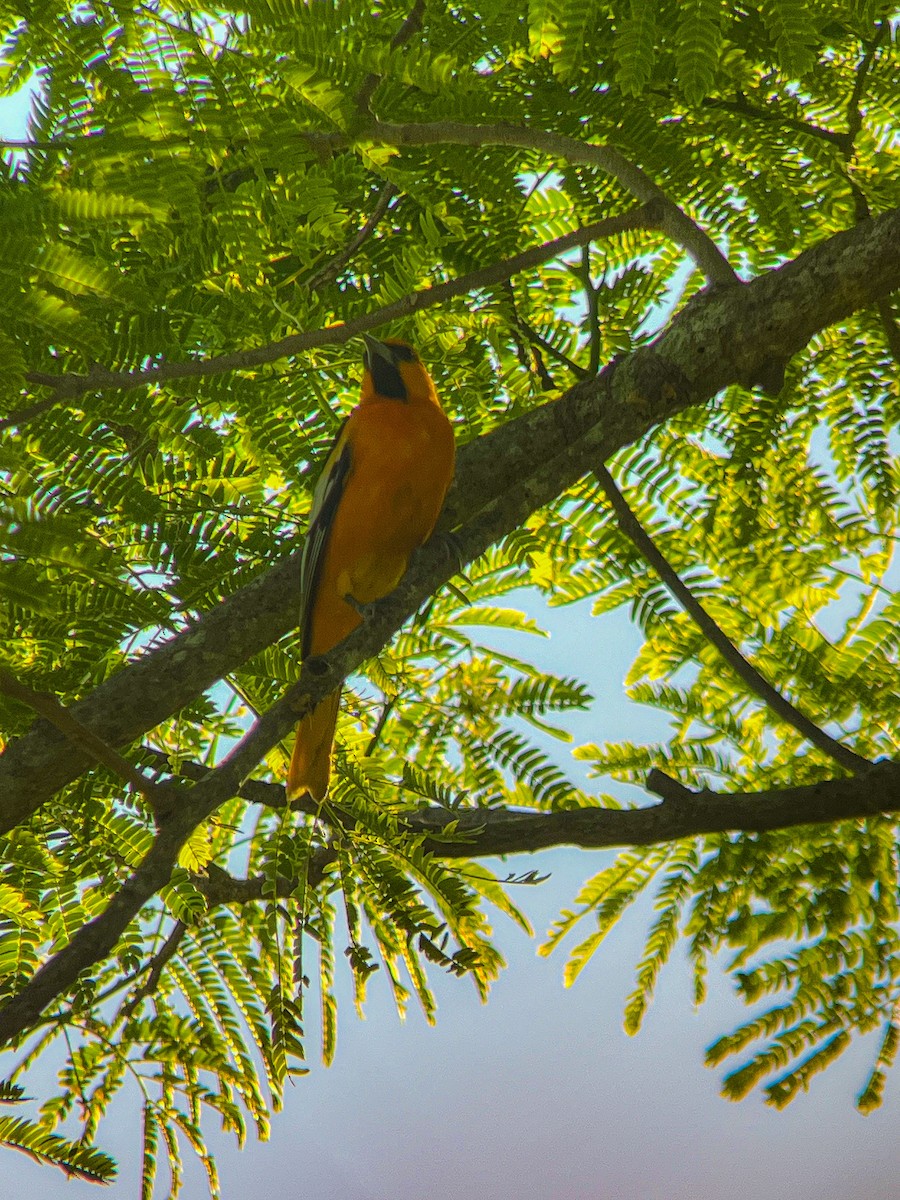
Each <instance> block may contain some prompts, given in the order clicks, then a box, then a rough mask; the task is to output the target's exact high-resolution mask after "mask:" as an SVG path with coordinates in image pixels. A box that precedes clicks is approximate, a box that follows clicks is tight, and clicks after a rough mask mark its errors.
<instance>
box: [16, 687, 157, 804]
mask: <svg viewBox="0 0 900 1200" xmlns="http://www.w3.org/2000/svg"><path fill="white" fill-rule="evenodd" d="M0 692H2V693H3V694H4V695H6V696H10V697H11V698H12V699H13V700H18V701H19V703H20V704H24V705H26V706H27V707H28V708H30V709H31V710H32V711H33V712H35V713H37V714H38V716H40V717H44V718H45V719H46V720H48V721H49V722H50V723H51V724H52V725H54V726H55V727H56V728H57V729H58V730H59V731H60V733H61V734H62V735H63V736H64V737H66V738H68V740H69V742H70V743H71V745H72V746H73V747H79V748H80V749H82V750H84V751H86V752H87V754H88V755H89V756H90V757H91V758H92V759H95V760H96V761H97V762H98V763H102V764H103V766H105V767H108V768H109V769H110V771H112V772H113V774H115V775H118V776H119V778H120V779H124V780H125V782H126V783H130V784H131V786H132V787H133V788H135V789H136V790H137V791H138V792H140V794H141V795H142V796H145V797H146V798H147V799H148V800H149V801H150V803H151V804H154V805H155V804H156V803H157V801H158V795H157V788H156V785H155V784H154V783H152V781H151V780H149V779H147V777H146V776H145V775H143V774H142V773H141V772H140V771H139V770H138V769H137V767H135V766H133V765H132V764H131V763H130V762H127V761H126V760H125V759H124V758H123V757H122V755H121V754H119V752H118V750H114V749H113V747H112V746H110V745H108V744H107V743H106V742H105V741H104V740H103V739H102V738H101V737H98V736H97V734H96V733H94V732H93V730H91V729H88V728H87V727H86V726H85V725H83V724H82V723H81V722H80V721H79V720H78V719H77V718H76V717H74V716H73V715H72V713H71V712H70V711H69V710H68V709H67V708H65V707H64V706H63V705H62V704H60V702H59V701H58V700H57V699H56V697H55V696H51V695H50V694H49V693H47V692H36V691H35V690H34V689H33V688H30V687H28V686H27V685H26V684H24V683H21V682H20V681H19V680H18V679H16V678H15V676H14V675H12V674H11V673H10V672H9V671H7V670H6V668H5V667H0Z"/></svg>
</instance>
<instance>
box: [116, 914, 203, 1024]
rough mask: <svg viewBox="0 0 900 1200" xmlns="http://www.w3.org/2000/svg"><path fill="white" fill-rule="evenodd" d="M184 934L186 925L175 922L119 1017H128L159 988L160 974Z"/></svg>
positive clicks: (123, 1006) (181, 922) (182, 922)
mask: <svg viewBox="0 0 900 1200" xmlns="http://www.w3.org/2000/svg"><path fill="white" fill-rule="evenodd" d="M186 933H187V925H185V923H184V921H176V922H175V924H174V926H173V927H172V931H171V933H170V934H169V936H168V937H167V938H166V940H165V942H163V944H162V946H161V947H160V948H159V950H158V951H157V952H156V954H154V956H153V957H152V958H151V959H150V961H149V962H148V963H147V965H146V966H145V967H144V968H143V970H144V971H146V970H147V968H148V967H149V968H150V974H149V975H148V976H147V978H146V980H145V981H144V982H143V983H142V984H141V986H140V987H139V988H138V989H137V991H136V992H135V993H134V995H133V996H132V997H131V999H130V1000H128V1001H127V1002H126V1003H125V1004H123V1005H122V1009H121V1012H120V1013H119V1016H120V1017H125V1018H127V1017H130V1016H131V1014H132V1013H133V1012H134V1011H135V1009H136V1008H137V1006H138V1005H139V1004H140V1002H141V1001H142V1000H145V999H146V998H147V996H152V995H153V993H154V992H155V991H156V989H157V988H158V987H159V981H160V979H162V973H163V971H164V970H165V969H166V964H167V963H168V962H169V960H170V959H171V958H172V957H173V956H174V954H175V952H176V951H177V949H178V947H179V946H180V945H181V943H182V941H183V939H184V935H185V934H186ZM142 973H143V972H142Z"/></svg>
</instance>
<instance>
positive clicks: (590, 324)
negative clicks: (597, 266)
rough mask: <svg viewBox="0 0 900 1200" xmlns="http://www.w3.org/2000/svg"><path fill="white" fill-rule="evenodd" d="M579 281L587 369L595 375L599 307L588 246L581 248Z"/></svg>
mask: <svg viewBox="0 0 900 1200" xmlns="http://www.w3.org/2000/svg"><path fill="white" fill-rule="evenodd" d="M580 274H581V282H582V284H583V285H584V295H585V299H586V300H587V328H588V338H589V339H590V340H589V346H590V358H589V360H588V370H589V372H590V374H591V375H596V374H597V372H598V371H599V370H600V362H601V357H602V351H603V347H602V346H601V344H600V317H599V313H600V307H599V303H598V300H597V288H596V287H595V286H594V281H593V279H591V248H590V246H582V248H581V272H580Z"/></svg>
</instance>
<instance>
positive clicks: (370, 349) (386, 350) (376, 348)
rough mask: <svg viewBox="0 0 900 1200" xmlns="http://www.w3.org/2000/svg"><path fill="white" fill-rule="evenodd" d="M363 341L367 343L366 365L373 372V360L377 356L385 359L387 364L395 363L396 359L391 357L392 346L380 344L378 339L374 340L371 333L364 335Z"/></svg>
mask: <svg viewBox="0 0 900 1200" xmlns="http://www.w3.org/2000/svg"><path fill="white" fill-rule="evenodd" d="M362 337H363V341H364V342H365V343H366V353H365V355H364V358H365V362H366V365H367V366H368V367H369V369H370V370H371V367H372V358H373V356H376V355H377V357H378V358H383V359H384V361H385V362H388V363H393V361H394V359H393V357H392V355H391V348H390V346H386V345H385V344H384V342H379V340H378V338H373V337H372V335H371V334H370V333H364V334H363V335H362Z"/></svg>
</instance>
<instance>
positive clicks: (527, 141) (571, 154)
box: [359, 121, 738, 283]
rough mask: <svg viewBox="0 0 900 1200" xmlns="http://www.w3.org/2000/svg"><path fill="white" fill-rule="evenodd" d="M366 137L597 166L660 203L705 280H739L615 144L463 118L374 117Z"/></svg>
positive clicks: (669, 229)
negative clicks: (397, 120)
mask: <svg viewBox="0 0 900 1200" xmlns="http://www.w3.org/2000/svg"><path fill="white" fill-rule="evenodd" d="M368 139H372V140H374V141H377V142H381V143H383V144H386V145H389V146H434V145H441V144H445V145H456V146H515V147H516V148H517V149H520V150H536V151H538V152H540V153H542V154H548V155H551V156H552V157H554V158H560V159H564V160H565V161H566V162H569V163H573V164H580V165H583V166H587V167H597V168H599V170H601V171H603V172H604V173H605V174H607V175H612V176H613V178H614V179H617V180H618V181H619V183H621V184H622V186H623V187H624V188H626V189H627V190H628V191H629V192H630V193H631V194H632V196H634V197H635V199H637V200H640V201H641V203H642V204H649V203H651V202H652V203H656V204H658V205H659V206H660V212H661V217H660V221H659V225H658V228H659V229H661V230H662V231H663V232H664V233H666V234H667V235H668V236H669V237H671V238H672V240H673V241H674V242H675V243H676V244H678V245H679V246H682V247H683V248H684V249H685V250H686V251H687V252H688V254H690V256H691V257H692V258H693V259H694V261H695V262H696V264H697V266H698V267H699V268H700V270H701V271H702V272H703V274H704V276H705V277H706V281H707V283H735V282H737V279H738V276H737V274H736V273H735V271H734V270H733V269H732V267H731V266H730V264H729V262H728V259H727V258H726V257H725V255H724V254H723V253H722V251H721V250H720V249H719V247H718V246H717V245H716V243H715V242H714V241H713V240H712V238H711V237H710V236H709V235H708V234H707V233H706V232H705V231H704V230H703V229H701V228H700V226H699V225H697V223H696V222H695V221H692V220H691V218H690V217H689V216H688V215H687V213H685V212H683V211H682V210H681V209H680V208H679V207H678V205H677V204H675V203H674V201H673V200H671V199H670V198H669V197H668V196H667V195H666V193H665V192H664V191H663V190H662V188H661V187H659V185H658V184H656V183H654V182H653V180H652V179H651V178H650V176H649V175H647V174H646V172H645V171H642V170H641V168H640V167H639V166H637V165H636V164H635V163H633V162H631V160H630V159H628V158H626V157H625V155H624V154H622V153H620V151H618V150H616V149H615V148H614V147H613V146H604V145H599V144H597V143H596V142H581V141H579V140H578V139H577V138H572V137H566V135H565V134H561V133H552V132H550V131H548V130H543V129H532V128H530V127H529V126H524V125H521V126H520V125H465V124H462V123H461V122H459V121H435V122H433V123H431V124H427V125H426V124H415V123H410V124H408V125H394V124H389V123H387V122H384V121H376V122H375V123H374V124H373V125H371V126H370V127H368V128H367V129H365V130H364V131H363V133H362V134H361V136H360V138H359V140H360V141H365V140H368Z"/></svg>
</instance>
